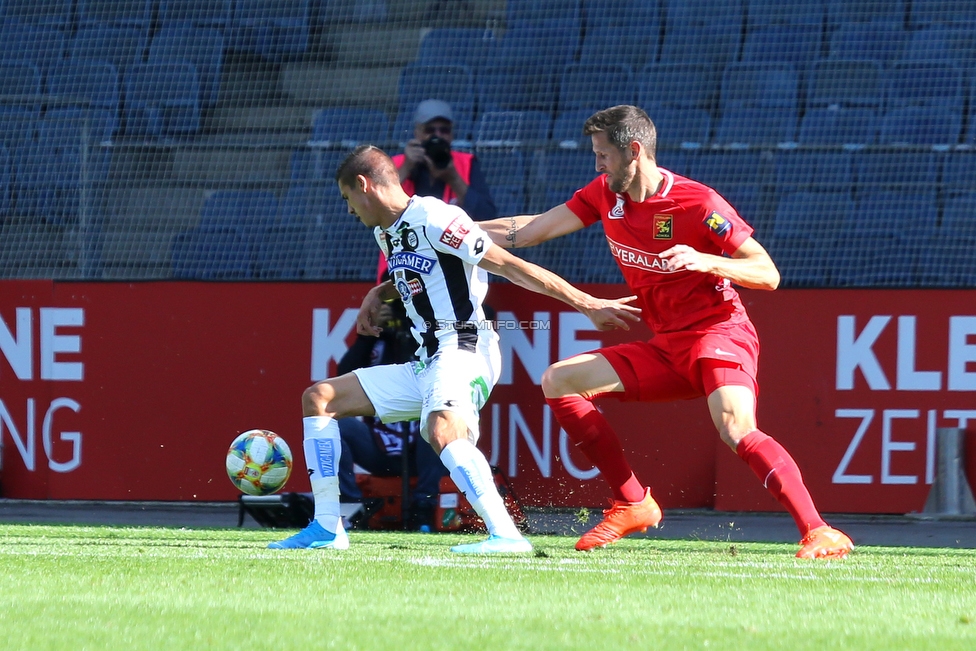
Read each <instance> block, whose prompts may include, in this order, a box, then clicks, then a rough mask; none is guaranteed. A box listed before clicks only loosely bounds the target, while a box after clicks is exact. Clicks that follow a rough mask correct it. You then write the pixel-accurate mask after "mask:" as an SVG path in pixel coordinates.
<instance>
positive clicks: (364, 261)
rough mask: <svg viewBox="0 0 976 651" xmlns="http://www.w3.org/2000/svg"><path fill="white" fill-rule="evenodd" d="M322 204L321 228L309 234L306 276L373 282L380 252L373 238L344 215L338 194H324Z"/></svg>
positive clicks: (362, 227) (354, 220)
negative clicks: (337, 253)
mask: <svg viewBox="0 0 976 651" xmlns="http://www.w3.org/2000/svg"><path fill="white" fill-rule="evenodd" d="M323 200H324V202H323V204H322V205H323V209H322V222H321V225H317V226H316V228H314V229H313V230H312V232H311V233H310V234H309V243H310V246H309V247H308V248H309V257H308V260H307V262H306V267H305V269H306V271H305V276H306V277H309V278H327V279H329V280H334V281H368V282H375V280H376V266H377V262H378V261H379V255H380V252H379V249H378V248H377V246H376V240H375V239H374V238H373V234H372V233H371V232H370V231H369V229H368V228H366V227H365V226H363V225H362V224H361V223H360V222H359V220H358V219H356V218H355V217H353V216H352V215H349V214H348V213H347V211H346V204H345V202H344V201H343V200H342V198H341V197H340V196H339V194H338V192H332V193H326V194H325V195H324V197H323ZM336 251H342V252H343V255H341V256H340V255H336V254H335V252H336Z"/></svg>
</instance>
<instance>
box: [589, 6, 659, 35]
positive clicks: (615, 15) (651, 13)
mask: <svg viewBox="0 0 976 651" xmlns="http://www.w3.org/2000/svg"><path fill="white" fill-rule="evenodd" d="M662 5H663V0H661V1H659V0H583V6H582V12H583V24H584V25H585V27H586V29H587V30H588V29H590V28H591V27H599V26H602V25H608V24H622V23H623V22H624V21H627V20H630V21H632V22H633V24H634V25H640V26H643V27H648V28H650V27H651V26H653V25H658V26H660V24H661V21H662V18H663V11H664V10H663V8H662Z"/></svg>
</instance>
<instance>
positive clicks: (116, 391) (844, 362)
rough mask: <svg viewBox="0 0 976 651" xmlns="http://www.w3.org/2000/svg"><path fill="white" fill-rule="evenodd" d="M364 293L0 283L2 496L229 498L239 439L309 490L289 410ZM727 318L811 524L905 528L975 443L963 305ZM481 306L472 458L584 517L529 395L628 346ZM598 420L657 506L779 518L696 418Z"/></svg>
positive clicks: (818, 295)
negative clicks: (804, 489) (276, 452)
mask: <svg viewBox="0 0 976 651" xmlns="http://www.w3.org/2000/svg"><path fill="white" fill-rule="evenodd" d="M367 288H368V285H365V284H325V283H303V284H298V283H267V284H262V283H240V284H237V283H229V284H220V283H179V282H158V283H157V282H151V283H137V284H130V283H67V282H66V283H61V282H52V281H3V282H0V430H2V431H0V440H2V443H3V475H2V494H3V496H5V497H18V498H33V499H104V500H123V499H124V500H233V499H235V498H236V492H235V489H234V488H233V487H232V486H231V484H230V482H229V481H228V480H227V479H226V477H225V474H224V470H223V459H224V454H225V451H226V447H227V445H228V444H229V443H230V441H231V440H232V439H233V438H234V436H235V435H236V434H237V433H238V432H241V431H243V430H246V429H250V428H254V427H261V428H266V429H272V430H274V431H276V432H278V433H279V434H281V435H283V436H284V437H285V438H286V439H287V440H288V442H289V443H290V444H291V446H292V450H293V451H294V452H296V453H297V454H298V459H297V460H296V461H297V468H298V471H296V472H295V473H294V474H293V477H292V479H291V480H290V481H289V483H288V485H287V486H286V490H294V491H303V490H308V483H307V480H306V479H305V473H304V472H302V469H303V467H304V463H303V461H302V459H301V452H300V451H301V423H300V419H301V407H300V396H301V392H302V390H303V389H304V388H305V387H306V386H307V385H308V384H309V383H310V382H311V381H312V380H315V379H320V378H323V377H325V376H326V375H327V373H329V372H330V370H332V371H334V369H335V362H336V360H337V359H338V358H339V357H341V355H342V353H343V351H344V350H345V347H346V345H347V343H348V342H349V341H350V339H351V337H352V332H353V327H354V322H355V315H356V311H357V308H358V305H359V302H360V300H361V297H362V295H363V294H364V293H365V291H366V289H367ZM586 289H588V290H589V291H591V292H592V293H594V294H598V295H604V296H619V295H623V294H624V293H625V291H626V288H624V287H623V286H617V285H595V286H587V287H586ZM743 299H744V302H745V303H746V305H747V308H748V310H749V311H750V313H751V314H752V316H753V319H754V320H755V322H756V324H757V327H758V329H759V333H760V336H761V339H762V344H763V353H762V363H761V369H760V385H761V389H760V407H759V420H760V426H761V427H762V429H764V430H765V431H767V432H768V433H770V434H772V435H774V436H776V437H777V438H779V439H780V440H781V441H782V442H783V443H784V444H785V445H786V446H787V448H788V449H789V450H790V451H791V452H792V453H793V455H794V456H795V457H796V459H797V462H798V463H799V465H800V468H801V469H802V471H803V473H804V475H805V477H806V481H807V483H808V485H809V486H810V489H811V491H812V493H813V495H814V498H815V500H816V501H817V503H818V506H819V507H820V508H821V509H822V510H824V511H828V512H864V513H906V512H911V511H918V510H920V509H921V508H922V505H923V503H924V501H925V497H926V495H927V494H928V490H929V487H930V484H931V482H932V480H933V472H934V467H935V465H934V460H935V454H934V453H935V450H934V445H933V441H934V434H935V430H936V429H937V428H939V427H963V428H968V429H969V430H970V432H972V431H973V430H974V429H976V292H973V291H909V290H891V291H877V290H875V291H862V290H785V291H778V292H774V293H760V292H750V291H744V292H743ZM489 302H490V303H491V304H492V306H494V307H495V309H496V310H497V311H498V316H499V332H500V335H501V339H502V351H503V361H504V364H505V369H506V370H505V374H504V376H503V377H502V381H501V383H500V384H499V385H498V386H497V387H496V389H495V391H494V393H493V394H492V397H491V400H490V402H489V403H488V405H487V406H486V407H485V409H484V410H483V412H482V416H483V419H482V430H481V431H482V435H481V446H482V447H483V449H485V451H486V452H487V453H488V455H489V457H490V459H491V461H492V462H493V463H495V464H497V465H499V466H500V467H501V468H502V469H503V470H504V471H505V472H506V473H507V474H508V475H509V476H510V478H511V480H512V483H513V486H514V488H515V490H516V491H517V492H518V494H519V495H520V497H521V498H522V499H523V500H524V501H525V503H526V504H528V505H533V506H545V505H555V506H599V505H602V504H603V503H605V499H606V497H607V496H608V494H609V493H608V491H607V490H606V489H605V487H604V483H603V481H602V479H600V478H599V477H594V476H593V471H592V469H591V468H590V467H589V465H588V464H587V463H586V461H585V459H583V458H582V456H581V455H579V453H578V452H577V451H575V450H573V449H572V446H571V445H570V444H569V443H568V441H567V439H566V437H565V436H564V435H562V434H561V433H560V431H559V428H558V426H557V425H556V424H555V422H554V420H553V419H552V417H551V414H550V413H549V411H548V409H547V408H546V407H545V403H544V401H543V399H542V392H541V389H540V388H539V386H538V383H539V378H540V377H541V374H542V371H543V370H544V369H545V367H546V366H547V365H548V364H549V363H551V362H553V361H555V360H557V359H560V358H563V357H566V356H569V355H572V354H575V353H578V352H582V351H586V350H589V349H592V348H595V347H599V346H601V345H608V344H612V343H616V342H621V341H626V340H628V339H631V338H633V337H635V336H646V335H647V332H646V331H645V330H641V331H640V332H636V333H635V332H632V333H610V334H607V333H599V332H596V331H593V330H592V328H591V326H590V325H589V321H588V320H587V319H586V318H585V317H582V316H581V315H579V314H577V313H575V312H573V311H571V310H569V309H568V308H566V307H565V306H563V305H562V304H560V303H558V302H556V301H551V300H545V299H542V298H539V297H537V296H535V295H531V294H528V293H526V292H524V291H523V290H520V289H517V288H515V287H513V286H510V285H493V286H492V289H491V291H490V294H489ZM600 404H601V406H602V408H603V409H604V411H605V412H606V414H607V415H608V417H609V418H610V420H611V422H612V423H613V424H614V426H615V427H616V428H617V430H618V432H619V433H620V435H621V438H622V439H623V442H624V446H625V448H626V449H627V450H629V451H630V454H631V459H632V461H633V464H634V467H635V470H636V471H637V473H638V475H639V477H640V478H641V479H642V480H643V481H645V482H647V483H649V484H650V485H651V486H652V488H653V490H654V492H655V494H656V495H657V497H658V499H659V501H660V502H661V503H662V505H663V506H665V507H671V508H675V507H688V508H691V507H714V508H716V509H720V510H767V509H778V508H779V506H778V505H777V504H776V503H775V502H774V501H773V500H772V498H771V497H769V496H768V495H767V494H766V492H765V490H764V489H763V488H762V486H761V485H760V484H759V482H758V481H757V480H756V479H755V477H754V476H753V475H752V473H751V472H750V471H749V470H748V468H747V467H746V466H745V465H744V464H742V462H741V461H739V459H738V458H737V457H736V456H735V455H734V454H733V453H732V452H731V451H730V450H729V449H728V448H726V447H724V446H723V445H722V444H721V443H720V442H719V440H718V436H717V435H716V434H715V432H714V430H713V427H712V425H711V422H710V419H709V418H708V415H707V413H706V411H705V405H704V401H703V400H701V399H699V400H693V401H688V402H684V403H677V404H663V405H653V404H622V403H619V402H617V401H615V400H603V401H602V402H601V403H600ZM969 438H970V441H972V440H973V439H974V438H976V437H974V436H970V437H969ZM970 447H972V446H970Z"/></svg>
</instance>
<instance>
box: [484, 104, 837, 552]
mask: <svg viewBox="0 0 976 651" xmlns="http://www.w3.org/2000/svg"><path fill="white" fill-rule="evenodd" d="M583 133H584V134H585V135H589V136H590V137H591V140H592V144H593V153H594V154H595V155H596V171H597V172H599V173H600V176H599V177H598V178H596V179H594V180H593V181H592V182H590V183H589V184H588V185H586V186H585V187H583V188H582V189H580V190H578V191H577V192H576V193H575V194H574V195H573V197H572V198H571V199H570V200H569V201H567V202H566V203H564V204H561V205H559V206H556V207H555V208H552V209H551V210H549V211H547V212H545V213H542V214H539V215H526V216H519V217H510V218H501V219H496V220H493V221H489V222H482V223H481V226H482V227H483V228H484V229H485V230H486V231H487V232H488V234H489V236H490V237H491V238H492V240H493V241H495V243H496V244H500V245H502V246H507V247H509V248H516V247H524V246H532V245H535V244H540V243H542V242H545V241H547V240H551V239H553V238H556V237H560V236H562V235H566V234H568V233H572V232H574V231H577V230H579V229H581V228H584V227H586V226H590V225H591V224H595V223H596V222H602V223H603V228H604V231H605V233H606V237H607V242H608V243H609V245H610V251H611V253H612V254H613V256H614V257H615V258H616V260H617V264H618V266H619V267H620V271H621V273H622V274H623V276H624V280H625V281H626V282H627V285H628V286H629V287H630V288H631V290H632V291H633V292H634V293H635V294H636V295H637V296H638V302H637V304H638V305H639V306H640V308H641V314H642V316H643V318H644V320H645V322H646V323H647V325H648V326H649V327H650V328H651V330H652V331H653V333H654V336H653V338H651V339H650V340H649V341H636V342H630V343H625V344H620V345H616V346H610V347H607V348H601V349H599V350H595V351H592V352H589V353H583V354H581V355H576V356H575V357H571V358H569V359H566V360H562V361H559V362H557V363H555V364H553V365H552V366H550V367H549V368H548V369H547V370H546V372H545V373H544V374H543V376H542V389H543V392H544V393H545V396H546V402H547V403H548V404H549V406H550V407H551V408H552V411H553V414H554V415H555V417H556V420H557V421H558V422H559V424H560V425H561V426H562V428H563V429H564V430H565V431H566V433H567V434H568V435H569V436H570V438H571V439H572V440H573V442H574V443H575V444H576V446H577V447H579V449H580V450H581V451H582V452H583V454H585V455H586V457H587V458H588V459H589V460H590V462H591V463H593V465H594V466H596V467H597V468H598V469H599V470H600V472H601V474H602V475H603V476H604V478H605V479H606V480H607V482H608V483H609V484H610V488H611V489H612V491H613V498H614V499H613V504H612V506H611V508H610V509H608V510H606V511H604V519H603V521H602V522H600V523H599V524H598V525H597V526H596V527H594V528H593V529H591V530H590V531H588V532H586V533H585V534H584V535H583V536H582V537H581V538H580V540H579V542H577V544H576V548H577V549H579V550H589V549H593V548H595V547H602V546H605V545H607V544H609V543H612V542H614V541H615V540H617V539H619V538H621V537H623V536H626V535H627V534H630V533H634V532H637V531H645V530H646V529H647V527H656V526H657V525H658V523H659V522H660V520H661V517H662V515H661V509H660V508H659V507H658V505H657V503H656V502H655V501H654V499H653V498H652V497H651V494H650V489H648V488H645V487H644V486H643V485H642V484H641V483H640V482H639V481H638V480H637V478H636V476H635V475H634V473H633V471H632V470H631V467H630V465H629V463H628V462H627V460H626V458H625V456H624V453H623V450H622V448H621V444H620V440H619V438H618V437H617V435H616V433H615V432H614V431H613V429H612V428H611V427H610V424H609V423H608V422H607V420H606V419H605V418H604V417H603V415H602V414H601V413H600V412H599V411H598V410H597V409H596V407H595V406H594V405H593V400H594V399H595V398H599V397H603V396H613V397H616V398H618V399H621V400H638V401H646V402H661V401H671V400H680V399H689V398H695V397H699V396H705V397H706V400H707V404H708V410H709V413H710V414H711V417H712V421H713V422H714V424H715V427H716V428H717V429H718V432H719V435H720V436H721V437H722V440H723V441H725V443H726V444H728V445H729V447H731V448H732V449H733V450H734V451H735V452H736V453H737V454H738V455H739V457H741V458H742V460H743V461H745V462H746V463H747V464H748V465H749V467H750V468H752V470H753V472H755V474H756V475H757V476H758V477H759V480H760V481H761V482H763V485H764V486H765V487H766V488H767V489H768V490H769V491H770V492H771V493H772V494H773V495H774V496H775V497H776V499H777V500H779V502H780V503H781V504H782V505H783V506H784V507H785V508H786V510H787V511H789V512H790V514H791V515H792V516H793V519H794V520H795V521H796V525H797V527H798V528H799V530H800V535H801V536H802V540H801V541H800V544H801V549H800V551H799V553H798V554H797V556H798V557H801V558H840V557H843V556H845V555H847V553H848V552H849V551H850V550H851V549H852V548H853V544H852V543H851V540H850V538H848V537H847V536H846V535H845V534H843V533H842V532H840V531H838V530H837V529H834V528H832V527H830V526H828V525H827V523H826V522H824V520H823V518H822V517H821V516H820V513H819V512H818V511H817V508H816V506H815V505H814V503H813V500H812V499H811V497H810V493H809V492H808V491H807V488H806V486H805V485H804V483H803V479H802V477H801V475H800V470H799V468H798V467H797V465H796V462H795V461H794V460H793V458H792V457H791V456H790V454H789V453H788V452H787V451H786V450H785V449H784V448H783V446H781V445H780V444H779V443H778V442H776V440H774V439H773V438H771V437H770V436H768V435H766V434H765V433H763V432H762V431H760V430H759V429H758V426H757V424H756V395H757V393H758V385H757V383H756V372H757V364H758V356H759V340H758V338H757V335H756V331H755V328H754V327H753V325H752V322H751V321H750V320H749V316H748V315H747V314H746V311H745V309H744V308H743V306H742V302H741V301H740V300H739V295H738V293H737V292H736V290H735V289H734V288H733V287H732V284H733V283H734V284H736V285H741V286H742V287H747V288H750V289H765V290H774V289H776V287H777V286H778V285H779V281H780V276H779V271H778V270H777V269H776V265H775V264H773V261H772V260H771V259H770V257H769V255H768V254H767V253H766V250H765V249H764V248H763V247H762V245H760V244H759V243H758V242H757V241H756V240H755V239H753V238H752V228H751V227H750V226H749V225H748V224H747V223H746V222H745V221H743V220H742V218H741V217H739V215H738V214H737V213H736V211H735V209H733V208H732V206H730V205H729V203H728V202H727V201H725V199H723V198H722V197H721V196H720V195H719V194H718V193H717V192H715V191H714V190H713V189H711V188H709V187H708V186H705V185H703V184H701V183H698V182H696V181H693V180H691V179H687V178H684V177H681V176H678V175H677V174H673V173H672V172H670V171H668V170H666V169H663V168H659V167H658V166H657V163H656V152H655V149H656V144H657V133H656V131H655V128H654V124H653V122H651V120H650V118H649V117H648V116H647V114H646V113H645V112H644V111H643V110H641V109H639V108H637V107H635V106H614V107H612V108H608V109H605V110H603V111H599V112H597V113H595V114H594V115H592V116H591V117H590V118H589V119H588V120H587V121H586V123H585V124H584V126H583Z"/></svg>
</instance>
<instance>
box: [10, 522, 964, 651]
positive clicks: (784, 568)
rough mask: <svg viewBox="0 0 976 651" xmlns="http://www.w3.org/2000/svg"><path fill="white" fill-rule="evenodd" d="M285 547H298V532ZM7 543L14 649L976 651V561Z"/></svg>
mask: <svg viewBox="0 0 976 651" xmlns="http://www.w3.org/2000/svg"><path fill="white" fill-rule="evenodd" d="M286 533H287V532H286ZM282 536H283V533H282V532H280V531H272V530H268V529H257V530H255V529H207V530H189V529H165V528H120V527H78V526H26V525H3V526H0V648H2V649H4V650H5V651H20V650H31V651H35V650H48V649H50V650H61V649H64V650H71V651H85V650H89V649H91V650H98V651H102V650H114V649H126V650H127V649H152V650H153V651H160V650H169V649H173V650H178V651H186V650H188V649H234V650H240V649H248V650H251V649H260V650H262V651H278V650H286V649H289V650H290V649H300V650H308V651H313V650H316V649H340V650H343V651H354V650H359V649H363V650H369V651H374V650H382V649H394V650H396V651H406V650H409V649H424V650H429V649H450V650H452V651H460V650H462V649H463V650H467V649H472V650H475V649H476V650H486V651H487V650H491V651H494V650H507V649H531V650H539V649H561V650H565V649H587V650H588V651H601V650H604V649H735V650H736V651H742V650H744V649H749V650H750V651H754V650H758V649H818V650H821V651H823V650H825V649H844V650H845V651H850V650H852V649H853V650H857V649H878V650H885V651H890V650H892V649H938V650H939V651H946V650H948V649H976V550H945V549H930V548H924V549H914V548H891V547H862V548H858V549H856V550H855V551H854V553H853V554H852V555H851V556H850V557H848V558H847V559H844V560H841V561H833V562H816V561H800V560H798V559H796V558H794V557H793V554H794V553H795V551H796V546H795V545H783V544H759V543H734V544H733V543H728V542H726V543H721V542H703V541H690V540H688V541H673V540H668V541H665V540H654V539H645V538H630V539H625V540H622V541H620V542H619V543H617V544H616V545H614V546H612V547H611V548H608V549H604V550H597V551H595V552H591V553H585V554H583V553H579V552H576V551H575V550H574V549H573V544H574V543H575V538H571V537H560V536H534V537H532V541H533V543H534V544H535V546H536V551H535V553H533V554H526V555H519V556H506V557H501V556H494V557H461V556H458V555H455V554H451V553H450V551H449V550H448V548H449V546H450V545H452V544H457V543H458V542H469V541H473V540H476V539H477V537H476V536H463V535H448V534H440V535H436V534H434V535H431V534H427V535H424V534H406V533H373V532H366V533H359V532H353V533H352V534H351V536H350V537H351V541H352V546H351V547H350V549H349V550H348V551H343V552H335V551H329V550H297V551H275V550H269V549H265V545H266V544H267V543H268V542H269V541H271V540H277V539H279V538H281V537H282Z"/></svg>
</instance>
